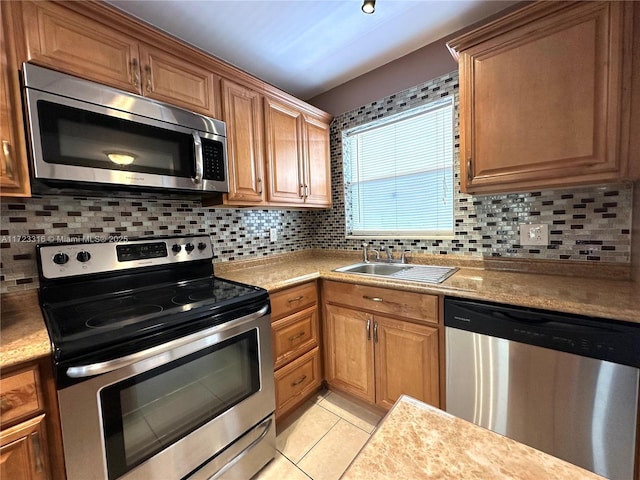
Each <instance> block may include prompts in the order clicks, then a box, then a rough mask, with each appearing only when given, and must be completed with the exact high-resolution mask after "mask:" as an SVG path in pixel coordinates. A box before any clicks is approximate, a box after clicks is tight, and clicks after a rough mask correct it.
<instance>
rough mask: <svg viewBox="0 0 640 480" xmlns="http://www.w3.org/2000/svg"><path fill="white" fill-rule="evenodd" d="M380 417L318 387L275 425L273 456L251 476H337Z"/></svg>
mask: <svg viewBox="0 0 640 480" xmlns="http://www.w3.org/2000/svg"><path fill="white" fill-rule="evenodd" d="M380 419H381V417H380V416H379V415H376V414H375V413H373V412H370V411H369V410H367V409H365V408H362V407H360V406H359V405H357V404H355V403H353V402H351V401H350V400H348V399H346V398H344V397H342V396H341V395H339V394H337V393H335V392H329V391H322V392H319V393H318V394H317V395H316V396H315V397H314V398H312V399H311V400H309V401H308V402H306V403H305V404H304V405H302V406H301V407H300V408H299V409H298V410H296V411H295V412H294V413H292V414H291V415H290V416H289V417H288V418H286V419H285V420H284V422H282V424H281V425H279V427H278V431H277V437H276V448H277V450H278V452H277V453H276V457H275V458H274V459H273V460H272V461H271V462H270V463H269V464H268V465H267V466H266V467H264V468H263V469H262V470H261V471H260V472H258V474H257V475H256V476H255V477H254V478H253V480H309V479H310V478H311V479H312V480H337V479H338V478H340V475H342V474H343V472H344V471H345V470H346V468H347V467H348V466H349V464H350V463H351V460H353V458H354V457H355V456H356V454H357V453H358V452H359V451H360V449H361V448H362V446H363V445H364V444H365V442H366V441H367V440H368V438H369V436H370V435H371V433H372V432H373V430H374V428H375V427H376V425H377V424H378V422H379V421H380Z"/></svg>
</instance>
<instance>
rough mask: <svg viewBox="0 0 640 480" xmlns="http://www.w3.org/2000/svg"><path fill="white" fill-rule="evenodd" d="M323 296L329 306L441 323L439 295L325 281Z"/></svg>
mask: <svg viewBox="0 0 640 480" xmlns="http://www.w3.org/2000/svg"><path fill="white" fill-rule="evenodd" d="M323 293H324V300H325V301H326V302H328V303H338V304H342V305H347V306H351V307H356V308H359V309H363V310H370V311H372V312H374V313H384V314H388V315H395V316H399V317H402V318H404V319H411V320H417V321H419V322H426V323H438V296H437V295H428V294H423V293H413V292H403V291H402V290H390V289H388V288H379V287H370V286H365V285H354V284H350V283H340V282H325V283H324V284H323Z"/></svg>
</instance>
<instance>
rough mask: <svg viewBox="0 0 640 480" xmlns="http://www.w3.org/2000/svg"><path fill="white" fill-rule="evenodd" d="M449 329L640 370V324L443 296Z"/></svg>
mask: <svg viewBox="0 0 640 480" xmlns="http://www.w3.org/2000/svg"><path fill="white" fill-rule="evenodd" d="M444 317H445V318H444V324H445V327H449V328H458V329H460V330H466V331H469V332H474V333H479V334H483V335H489V336H492V337H497V338H504V339H507V340H512V341H515V342H520V343H525V344H529V345H536V346H539V347H545V348H550V349H552V350H559V351H562V352H568V353H573V354H576V355H581V356H585V357H591V358H597V359H600V360H606V361H609V362H613V363H619V364H623V365H629V366H632V367H636V368H640V349H639V348H638V347H637V346H638V345H640V325H637V324H634V323H628V322H620V321H615V320H608V319H603V318H595V317H588V316H581V315H573V314H568V313H560V312H553V311H548V310H539V309H533V308H525V307H516V306H511V305H504V304H498V303H491V302H480V301H475V300H463V299H454V298H448V297H447V298H445V306H444Z"/></svg>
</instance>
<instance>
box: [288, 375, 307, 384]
mask: <svg viewBox="0 0 640 480" xmlns="http://www.w3.org/2000/svg"><path fill="white" fill-rule="evenodd" d="M306 379H307V376H306V375H303V376H301V377H300V378H299V379H298V380H296V381H295V382H293V383H292V384H291V386H292V387H295V386H296V385H300V384H301V383H302V382H304V381H305V380H306Z"/></svg>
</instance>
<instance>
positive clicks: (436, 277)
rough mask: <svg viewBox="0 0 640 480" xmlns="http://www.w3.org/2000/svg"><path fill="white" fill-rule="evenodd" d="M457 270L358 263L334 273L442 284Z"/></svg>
mask: <svg viewBox="0 0 640 480" xmlns="http://www.w3.org/2000/svg"><path fill="white" fill-rule="evenodd" d="M456 270H458V269H457V268H455V267H438V266H433V265H407V264H398V263H364V262H363V263H356V264H354V265H347V266H346V267H341V268H336V269H335V270H334V272H341V273H355V274H357V275H372V276H375V277H385V278H389V277H391V278H394V279H397V280H409V281H412V282H424V283H442V282H443V281H445V280H446V279H447V278H449V277H450V276H451V275H453V274H454V273H455V272H456Z"/></svg>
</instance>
